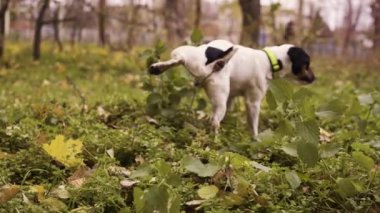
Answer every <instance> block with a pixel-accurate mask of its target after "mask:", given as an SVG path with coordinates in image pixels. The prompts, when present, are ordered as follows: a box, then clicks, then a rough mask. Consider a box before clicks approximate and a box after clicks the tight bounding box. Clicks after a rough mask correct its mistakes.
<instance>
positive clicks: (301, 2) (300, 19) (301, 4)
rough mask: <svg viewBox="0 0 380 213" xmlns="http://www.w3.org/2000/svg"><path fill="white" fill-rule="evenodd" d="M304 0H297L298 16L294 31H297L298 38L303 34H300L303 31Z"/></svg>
mask: <svg viewBox="0 0 380 213" xmlns="http://www.w3.org/2000/svg"><path fill="white" fill-rule="evenodd" d="M304 3H305V2H304V0H298V14H297V15H298V17H297V19H298V20H297V25H298V26H297V28H298V29H296V31H297V36H298V37H299V38H301V37H302V36H303V35H302V32H303V9H304V5H305V4H304Z"/></svg>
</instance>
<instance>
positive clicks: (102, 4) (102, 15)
mask: <svg viewBox="0 0 380 213" xmlns="http://www.w3.org/2000/svg"><path fill="white" fill-rule="evenodd" d="M106 6H107V1H106V0H99V12H98V21H99V43H100V44H101V45H102V46H104V45H105V44H106V42H107V41H106V16H107V10H106Z"/></svg>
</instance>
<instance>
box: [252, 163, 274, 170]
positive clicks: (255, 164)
mask: <svg viewBox="0 0 380 213" xmlns="http://www.w3.org/2000/svg"><path fill="white" fill-rule="evenodd" d="M250 163H251V166H253V167H255V168H256V169H259V170H261V171H264V172H269V171H270V170H272V169H271V168H269V167H266V166H264V165H262V164H259V163H257V162H255V161H251V162H250Z"/></svg>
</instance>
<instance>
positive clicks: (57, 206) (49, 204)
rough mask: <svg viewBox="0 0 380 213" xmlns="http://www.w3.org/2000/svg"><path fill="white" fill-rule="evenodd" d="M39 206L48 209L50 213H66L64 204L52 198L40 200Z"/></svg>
mask: <svg viewBox="0 0 380 213" xmlns="http://www.w3.org/2000/svg"><path fill="white" fill-rule="evenodd" d="M41 205H42V206H45V207H46V208H48V209H49V211H50V212H66V211H67V206H66V204H65V203H63V202H62V201H60V200H58V199H56V198H53V197H49V198H46V199H44V200H42V201H41ZM65 210H66V211H65Z"/></svg>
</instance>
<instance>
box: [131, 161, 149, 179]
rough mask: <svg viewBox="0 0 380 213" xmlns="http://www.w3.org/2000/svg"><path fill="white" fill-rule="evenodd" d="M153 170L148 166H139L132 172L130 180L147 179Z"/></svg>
mask: <svg viewBox="0 0 380 213" xmlns="http://www.w3.org/2000/svg"><path fill="white" fill-rule="evenodd" d="M151 171H152V168H151V167H150V165H148V164H143V165H141V166H139V167H138V168H137V169H136V170H134V171H132V173H131V176H130V178H139V177H146V176H148V175H150V172H151Z"/></svg>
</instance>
